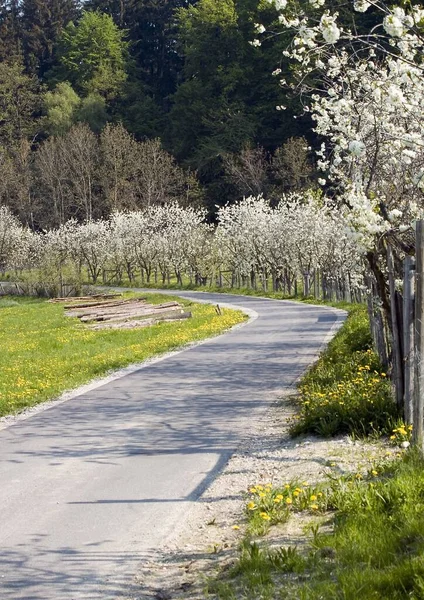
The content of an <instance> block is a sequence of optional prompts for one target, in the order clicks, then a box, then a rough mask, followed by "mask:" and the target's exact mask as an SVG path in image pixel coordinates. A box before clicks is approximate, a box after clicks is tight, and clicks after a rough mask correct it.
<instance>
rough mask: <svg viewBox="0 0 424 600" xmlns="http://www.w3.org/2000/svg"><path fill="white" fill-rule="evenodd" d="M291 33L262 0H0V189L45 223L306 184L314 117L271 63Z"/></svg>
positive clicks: (19, 211) (277, 62)
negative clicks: (148, 184)
mask: <svg viewBox="0 0 424 600" xmlns="http://www.w3.org/2000/svg"><path fill="white" fill-rule="evenodd" d="M258 23H264V24H265V25H266V26H267V27H268V28H269V29H270V31H272V35H269V36H268V37H267V39H266V40H265V41H264V43H263V44H262V46H261V47H255V46H254V45H252V40H253V39H254V38H255V36H256V35H257V33H256V31H257V27H258ZM290 35H291V33H290V32H289V31H288V30H287V29H285V28H284V27H283V26H282V25H281V24H280V23H279V21H278V12H277V10H276V8H275V6H274V5H272V4H270V3H269V2H267V1H266V0H159V1H158V0H155V1H153V0H129V1H126V2H124V1H123V0H88V1H86V2H79V1H77V0H2V1H0V163H1V165H2V172H3V177H2V182H1V184H0V203H1V204H4V205H7V206H9V207H10V208H11V209H12V211H13V212H14V213H15V214H16V215H18V216H19V218H20V219H21V220H22V222H23V223H24V224H27V225H29V226H30V227H31V228H32V229H35V230H37V229H44V228H49V227H55V226H58V225H60V224H61V223H64V222H65V221H66V220H67V219H68V218H77V219H78V220H80V221H83V220H85V219H87V218H94V217H103V216H105V217H107V216H108V215H109V214H110V211H111V210H114V209H117V208H119V209H122V208H125V207H127V208H131V209H137V208H138V209H139V208H143V207H145V206H149V205H151V204H152V202H153V203H154V202H157V203H161V202H167V201H168V200H179V201H183V202H184V204H185V205H186V204H187V203H193V205H196V206H199V203H200V204H203V205H204V206H206V208H207V209H208V211H209V213H210V214H211V213H214V212H215V211H216V207H217V206H222V205H225V204H226V203H228V202H234V201H237V200H239V199H241V198H242V197H243V196H245V195H246V194H251V193H257V194H264V195H265V197H268V198H269V199H272V198H277V197H278V196H279V195H281V194H282V193H283V192H286V191H290V190H298V189H302V188H304V187H305V186H309V187H310V186H311V185H313V182H312V175H311V174H312V169H311V152H310V150H308V148H310V146H311V145H312V146H313V145H314V142H315V140H314V138H313V137H311V133H310V132H311V123H310V122H309V119H308V117H307V116H306V117H300V118H297V119H295V118H294V117H295V115H296V114H298V113H299V112H301V111H299V100H298V99H296V98H295V97H286V92H284V91H283V90H282V88H281V85H280V81H279V80H280V78H277V77H275V76H273V72H275V70H276V69H278V71H279V72H280V70H281V72H282V73H283V75H284V74H285V75H287V76H288V77H289V75H290V71H289V63H287V64H285V63H284V58H283V62H282V57H283V50H284V48H285V47H287V45H288V43H289V42H290ZM283 102H284V104H285V105H286V107H287V110H285V111H284V112H283V111H277V110H276V107H277V106H278V105H280V104H282V103H283ZM312 135H313V134H312ZM305 136H306V137H308V138H309V139H308V140H307V139H305ZM142 156H143V159H142V158H141V157H142ZM142 160H144V161H145V166H144V167H143V169H144V172H145V173H147V172H148V173H149V176H151V177H156V178H157V180H156V182H155V183H154V185H153V188H155V186H156V188H158V187H160V182H161V181H162V180H164V181H165V182H166V183H165V184H164V185H163V186H162V187H163V189H162V192H161V193H157V192H149V193H148V194H146V192H145V188H143V186H142V185H141V184H140V177H141V175H140V173H141V170H142V167H141V161H142ZM111 163H112V164H114V165H115V166H116V165H117V164H120V165H122V168H119V179H120V181H119V183H118V182H117V181H115V182H112V179H113V172H114V171H113V169H112V170H111ZM152 164H154V165H155V167H154V168H153V169H151V168H150V167H149V165H150V166H151V165H152ZM81 165H83V166H84V169H83V172H84V176H83V175H82V171H81ZM171 171H172V174H171ZM81 177H84V178H85V179H87V178H88V179H87V181H88V183H87V181H85V179H84V183H83V184H82V183H81V181H79V179H81ZM171 182H172V183H171ZM81 186H82V187H81ZM116 189H119V194H120V195H121V196H120V199H119V201H118V200H117V199H116V198H117V196H116ZM149 189H150V188H149ZM77 190H83V192H80V191H77ZM111 190H115V191H114V192H113V191H111ZM187 190H189V192H187ZM112 198H115V200H112Z"/></svg>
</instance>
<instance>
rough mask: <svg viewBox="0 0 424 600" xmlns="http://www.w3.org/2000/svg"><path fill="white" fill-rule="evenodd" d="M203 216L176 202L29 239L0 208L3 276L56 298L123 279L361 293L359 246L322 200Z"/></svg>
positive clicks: (292, 200)
mask: <svg viewBox="0 0 424 600" xmlns="http://www.w3.org/2000/svg"><path fill="white" fill-rule="evenodd" d="M206 215H207V213H206V210H205V209H204V208H200V207H198V208H194V207H193V206H186V207H182V206H181V205H180V204H178V203H176V202H172V203H167V204H164V205H151V206H149V207H146V208H145V209H144V210H141V211H140V210H138V211H128V210H127V211H114V212H113V213H112V214H111V216H110V218H108V219H100V220H91V221H87V222H85V223H78V222H77V221H76V220H74V219H71V220H69V221H67V222H66V223H65V224H62V225H60V226H59V227H57V228H54V229H50V230H49V231H47V232H40V233H34V232H32V231H31V230H30V229H29V228H26V227H23V226H22V225H21V224H20V223H19V221H18V220H17V218H16V217H15V216H14V215H12V213H11V212H10V210H9V209H8V208H7V207H0V270H1V271H3V272H5V271H9V272H10V273H11V272H13V273H14V275H13V277H14V278H15V280H16V281H21V282H22V283H23V284H26V285H27V286H29V289H30V291H36V292H38V293H41V294H45V295H53V296H54V295H64V293H65V287H66V289H68V290H69V286H71V289H72V292H73V293H75V292H78V291H79V290H80V289H81V287H82V285H83V284H84V283H92V284H98V283H117V284H119V283H125V282H126V283H131V284H134V285H135V284H157V283H162V284H169V283H174V284H176V285H180V286H181V285H184V284H192V285H205V286H206V285H208V286H219V287H248V288H251V289H263V290H265V291H272V290H274V291H280V292H284V293H286V294H297V293H303V294H305V295H309V294H312V293H313V292H314V291H315V293H316V294H317V295H320V293H321V290H322V291H323V292H324V294H325V295H326V296H327V297H329V296H331V295H332V294H333V293H335V294H336V296H337V298H339V299H344V298H347V297H349V298H357V297H358V296H357V294H358V293H359V292H360V290H361V286H362V283H363V279H362V262H361V256H360V251H359V247H358V245H357V242H356V240H355V239H354V238H353V237H352V236H350V235H349V232H348V231H347V229H346V228H345V227H344V223H343V220H342V219H341V218H340V217H338V216H337V215H336V214H334V213H332V212H331V211H330V210H329V209H328V207H327V206H326V205H325V204H323V203H322V199H321V198H320V195H319V194H316V193H315V194H314V193H311V192H304V193H291V194H289V195H286V196H285V197H284V198H283V199H282V201H281V202H280V203H279V204H278V205H277V206H272V205H271V204H270V202H269V201H267V200H265V199H264V198H263V197H258V198H254V197H250V198H246V199H244V200H242V201H240V202H238V203H235V204H233V205H227V206H225V207H221V208H219V210H218V215H217V224H215V225H214V224H211V223H208V222H207V220H206Z"/></svg>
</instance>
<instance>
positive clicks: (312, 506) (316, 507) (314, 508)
mask: <svg viewBox="0 0 424 600" xmlns="http://www.w3.org/2000/svg"><path fill="white" fill-rule="evenodd" d="M318 508H319V507H318V504H311V509H312V510H318Z"/></svg>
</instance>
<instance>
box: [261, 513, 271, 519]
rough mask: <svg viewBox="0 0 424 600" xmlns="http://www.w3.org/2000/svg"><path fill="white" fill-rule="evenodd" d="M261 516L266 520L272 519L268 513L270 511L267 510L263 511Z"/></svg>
mask: <svg viewBox="0 0 424 600" xmlns="http://www.w3.org/2000/svg"><path fill="white" fill-rule="evenodd" d="M261 518H262V519H263V520H264V521H271V517H270V516H269V514H268V513H266V512H261Z"/></svg>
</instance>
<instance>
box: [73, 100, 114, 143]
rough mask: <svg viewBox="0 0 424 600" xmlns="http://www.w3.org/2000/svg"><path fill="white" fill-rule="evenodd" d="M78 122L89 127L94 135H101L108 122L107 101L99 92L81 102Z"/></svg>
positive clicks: (77, 116) (77, 114) (77, 115)
mask: <svg viewBox="0 0 424 600" xmlns="http://www.w3.org/2000/svg"><path fill="white" fill-rule="evenodd" d="M76 120H77V121H80V122H82V123H86V124H87V125H89V127H90V129H91V130H92V131H94V133H100V132H101V131H102V129H103V127H104V126H105V125H106V123H107V121H108V113H107V108H106V100H105V99H104V97H103V96H101V95H100V94H98V93H97V92H92V93H91V94H88V96H86V98H83V99H82V100H81V104H80V107H79V109H78V111H77V113H76Z"/></svg>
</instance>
